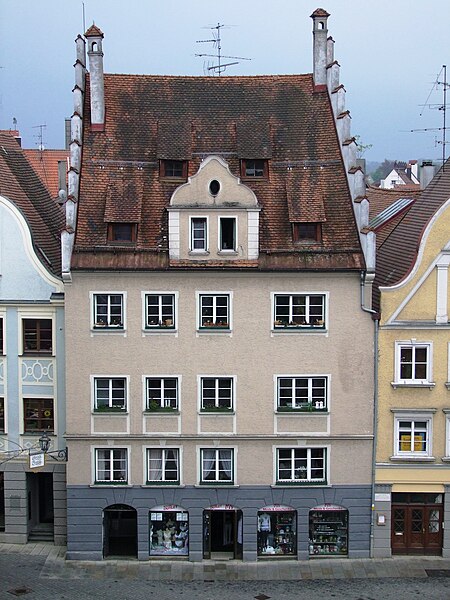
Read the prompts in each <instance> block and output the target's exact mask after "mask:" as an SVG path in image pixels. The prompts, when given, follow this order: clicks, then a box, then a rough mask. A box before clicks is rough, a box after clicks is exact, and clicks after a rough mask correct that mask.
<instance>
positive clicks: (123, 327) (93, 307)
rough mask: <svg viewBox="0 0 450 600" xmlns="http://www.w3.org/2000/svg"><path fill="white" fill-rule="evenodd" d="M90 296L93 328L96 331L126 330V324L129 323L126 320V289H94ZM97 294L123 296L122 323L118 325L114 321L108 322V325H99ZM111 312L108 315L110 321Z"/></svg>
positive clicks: (120, 331)
mask: <svg viewBox="0 0 450 600" xmlns="http://www.w3.org/2000/svg"><path fill="white" fill-rule="evenodd" d="M89 296H90V310H91V329H92V330H93V331H95V332H98V331H101V332H103V331H107V332H108V333H111V332H116V331H117V332H119V333H122V332H123V331H125V330H126V328H127V327H126V324H127V320H126V316H127V314H126V306H127V293H126V292H125V291H111V290H109V291H97V290H95V291H92V292H89ZM97 296H122V325H121V326H118V325H114V324H112V323H109V322H107V324H106V325H98V324H97V323H99V321H96V297H97ZM108 312H109V311H108ZM111 318H112V317H111V314H109V315H108V316H107V319H108V321H110V320H111Z"/></svg>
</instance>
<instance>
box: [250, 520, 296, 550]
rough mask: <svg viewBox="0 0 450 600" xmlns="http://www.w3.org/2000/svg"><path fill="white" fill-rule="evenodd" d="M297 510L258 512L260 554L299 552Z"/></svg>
mask: <svg viewBox="0 0 450 600" xmlns="http://www.w3.org/2000/svg"><path fill="white" fill-rule="evenodd" d="M296 521H297V519H296V513H295V511H292V510H290V511H270V512H269V511H267V512H265V511H260V512H259V513H258V556H284V555H290V556H292V555H295V554H297V531H296V529H297V527H296V525H297V523H296Z"/></svg>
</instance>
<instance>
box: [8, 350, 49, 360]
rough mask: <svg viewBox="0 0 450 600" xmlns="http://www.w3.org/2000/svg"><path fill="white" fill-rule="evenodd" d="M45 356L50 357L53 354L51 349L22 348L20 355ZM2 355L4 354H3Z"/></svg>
mask: <svg viewBox="0 0 450 600" xmlns="http://www.w3.org/2000/svg"><path fill="white" fill-rule="evenodd" d="M36 355H38V356H43V357H44V356H46V357H49V358H50V357H52V356H55V355H54V354H53V352H52V351H51V350H24V351H23V352H22V356H24V357H27V356H36ZM2 356H6V355H5V354H4V355H2Z"/></svg>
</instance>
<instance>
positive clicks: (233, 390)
mask: <svg viewBox="0 0 450 600" xmlns="http://www.w3.org/2000/svg"><path fill="white" fill-rule="evenodd" d="M205 379H214V380H215V398H214V407H212V408H211V407H210V408H204V407H203V381H204V380H205ZM220 379H229V380H230V381H231V406H230V408H227V409H222V408H221V407H219V380H220ZM197 389H198V410H199V412H200V413H201V414H205V413H206V414H207V413H216V412H219V413H222V414H227V415H229V414H233V413H234V412H236V406H235V402H236V377H235V376H234V375H198V376H197Z"/></svg>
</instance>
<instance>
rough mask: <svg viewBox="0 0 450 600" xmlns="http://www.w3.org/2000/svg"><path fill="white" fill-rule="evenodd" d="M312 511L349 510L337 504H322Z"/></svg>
mask: <svg viewBox="0 0 450 600" xmlns="http://www.w3.org/2000/svg"><path fill="white" fill-rule="evenodd" d="M311 510H320V511H324V510H347V509H346V508H344V507H343V506H338V505H337V504H321V505H320V506H314V508H312V509H311Z"/></svg>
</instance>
